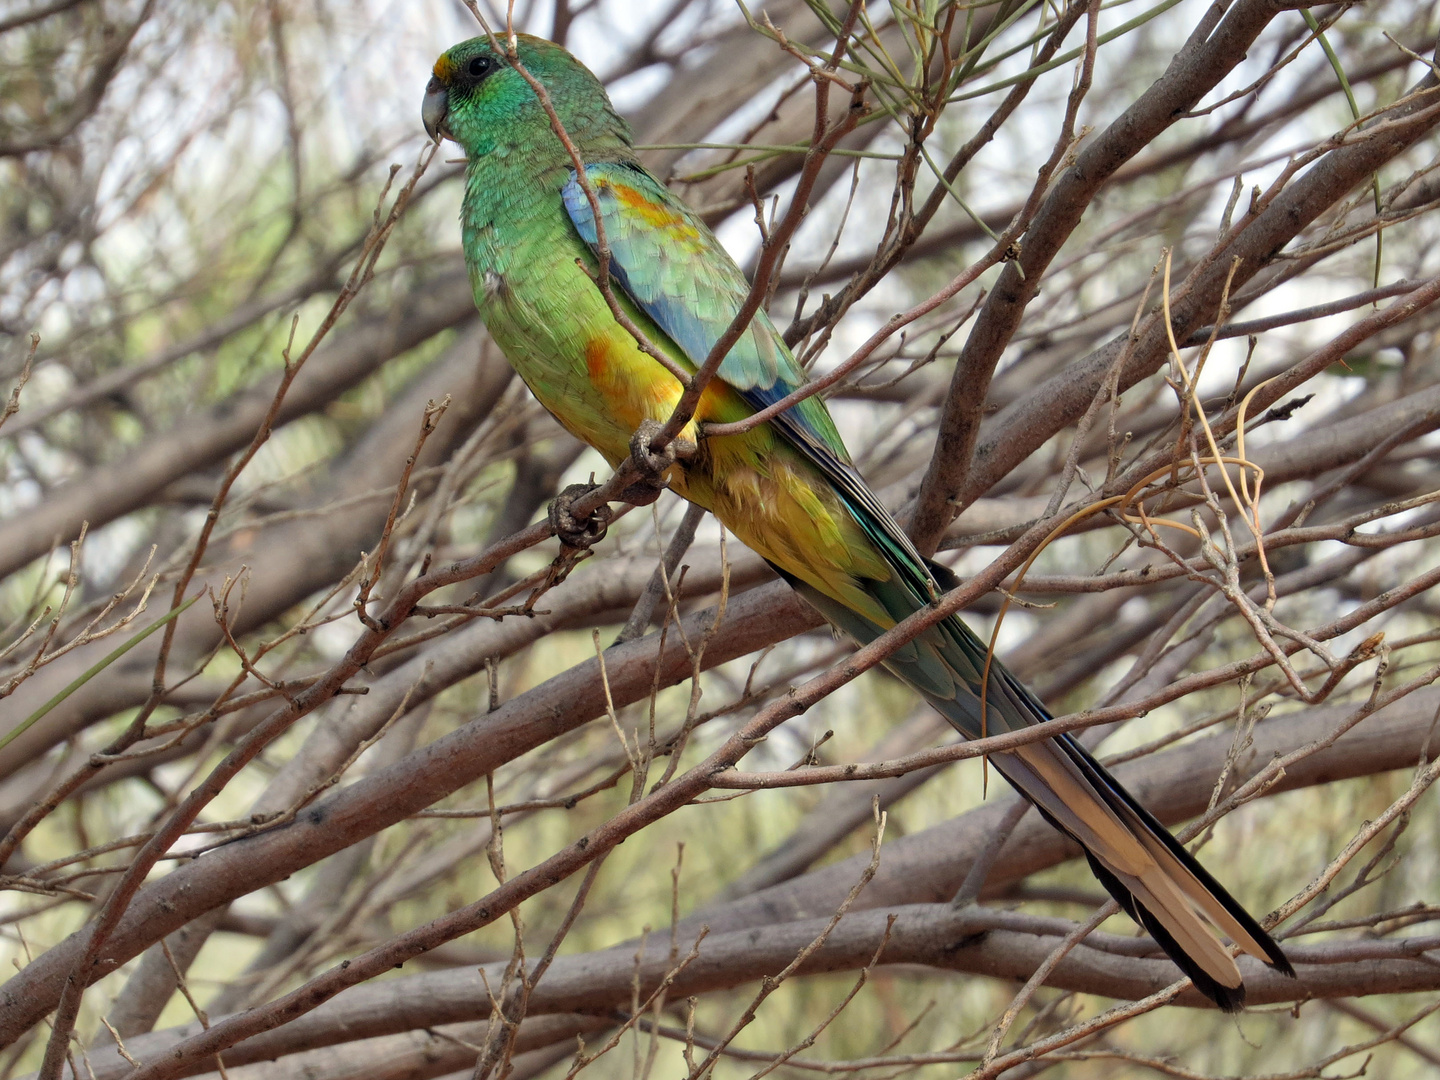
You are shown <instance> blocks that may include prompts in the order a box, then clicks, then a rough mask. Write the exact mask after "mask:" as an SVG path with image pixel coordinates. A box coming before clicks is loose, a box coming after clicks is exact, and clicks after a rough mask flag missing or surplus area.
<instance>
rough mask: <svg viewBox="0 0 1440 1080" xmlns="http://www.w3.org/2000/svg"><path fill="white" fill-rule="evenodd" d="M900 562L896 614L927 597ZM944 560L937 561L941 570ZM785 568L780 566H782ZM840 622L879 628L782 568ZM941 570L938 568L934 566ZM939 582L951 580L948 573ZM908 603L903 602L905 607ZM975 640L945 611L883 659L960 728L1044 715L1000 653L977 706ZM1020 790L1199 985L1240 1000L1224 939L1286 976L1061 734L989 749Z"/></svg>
mask: <svg viewBox="0 0 1440 1080" xmlns="http://www.w3.org/2000/svg"><path fill="white" fill-rule="evenodd" d="M891 561H892V565H896V564H898V565H896V569H897V571H899V573H898V574H897V576H896V578H895V579H892V580H891V581H890V582H881V583H874V587H873V589H872V592H873V594H874V595H875V596H876V598H877V599H878V600H880V602H881V603H882V604H883V605H884V606H885V607H886V608H887V610H890V611H891V612H893V613H894V614H896V616H897V618H898V617H903V615H904V614H907V613H908V611H915V610H919V608H920V607H921V606H922V605H923V603H924V600H922V599H921V597H920V595H918V589H916V588H915V585H914V584H913V583H912V582H911V581H907V580H905V579H906V578H907V577H910V576H913V575H914V573H915V571H913V570H912V569H911V568H910V567H909V566H907V565H905V562H908V560H906V561H905V562H902V561H901V560H900V559H893V558H892V559H891ZM940 571H942V568H938V567H936V568H934V571H932V572H934V573H935V576H936V577H941V573H940ZM786 576H787V577H789V575H786ZM789 580H790V582H791V584H792V585H794V586H795V587H796V588H797V589H798V590H799V591H800V593H801V595H803V596H805V597H806V599H807V600H809V601H810V602H811V603H812V604H814V605H815V606H816V607H817V608H818V609H819V610H820V612H821V613H822V614H824V615H825V616H826V618H828V619H829V620H830V621H831V622H832V623H834V624H835V625H836V626H837V627H838V628H839V629H840V630H842V631H843V632H845V633H846V634H848V635H849V636H851V637H853V638H855V639H856V640H858V641H861V642H862V643H863V642H867V641H870V640H873V639H874V638H875V637H877V636H879V634H880V633H882V632H883V628H882V627H879V626H877V625H875V624H874V623H872V622H870V621H869V620H868V619H865V618H863V617H862V616H860V615H857V614H856V613H855V612H853V611H851V610H850V609H848V608H846V607H845V606H843V605H841V604H839V603H837V602H836V601H835V600H833V599H831V598H829V597H827V596H824V595H822V594H820V593H818V592H817V591H816V590H814V589H813V588H810V587H809V586H807V585H805V584H804V583H803V582H800V581H797V580H796V579H794V578H793V577H790V578H789ZM942 580H943V578H942ZM947 584H948V582H947ZM906 609H908V611H907V610H906ZM985 653H986V649H985V646H984V644H983V643H982V642H981V641H980V640H979V639H978V638H977V637H976V636H975V635H974V634H973V633H972V632H971V631H970V629H969V628H968V627H967V626H965V624H964V623H963V622H961V621H960V620H959V619H957V618H951V619H947V620H945V621H944V622H942V623H940V624H938V625H937V626H936V627H934V628H933V629H932V630H931V631H928V632H927V633H926V634H924V635H922V636H921V637H919V638H917V639H916V640H915V641H914V642H912V643H911V645H909V646H906V647H905V649H904V650H902V651H901V652H899V653H897V654H896V655H895V656H894V657H892V659H891V661H890V662H889V663H888V664H887V666H888V667H889V668H890V670H891V671H893V672H894V673H895V674H896V675H898V676H899V677H900V678H901V679H903V680H905V681H906V682H908V683H910V684H911V685H912V686H914V687H915V688H916V689H917V690H918V691H919V692H920V693H921V694H922V695H923V696H924V697H925V698H926V699H927V700H928V701H929V702H930V703H931V704H932V705H933V706H934V707H935V708H936V709H937V710H939V712H940V713H941V715H943V716H944V717H945V718H946V719H947V720H949V721H950V723H951V724H952V725H953V726H954V727H955V728H956V730H958V731H959V732H960V733H961V734H962V735H964V736H966V737H967V738H972V739H973V738H978V737H980V736H981V735H982V734H997V733H999V732H1003V731H1016V730H1020V729H1022V728H1025V727H1028V726H1031V725H1033V724H1037V723H1041V722H1043V721H1045V720H1049V719H1051V716H1050V714H1049V712H1047V711H1046V709H1045V707H1044V706H1043V705H1042V704H1041V703H1040V702H1039V701H1038V700H1036V698H1035V697H1034V696H1033V695H1032V694H1031V693H1030V692H1029V691H1028V690H1027V689H1026V688H1025V687H1024V685H1023V684H1021V683H1020V681H1019V680H1018V679H1016V678H1015V677H1014V676H1013V675H1011V674H1010V672H1009V671H1008V670H1006V668H1005V667H1004V666H1003V665H1002V664H1000V663H999V662H998V661H992V662H991V665H990V671H989V683H988V687H987V689H986V694H985V704H984V709H983V715H982V707H981V701H980V694H979V691H980V683H981V679H982V675H981V673H982V672H983V671H984V670H985V663H984V661H985ZM990 760H991V761H992V762H993V763H994V765H995V767H996V768H997V770H998V771H999V772H1000V774H1001V775H1002V776H1004V777H1005V779H1006V780H1008V781H1009V782H1010V784H1011V785H1012V786H1014V787H1015V789H1016V790H1017V791H1019V792H1020V794H1021V795H1023V796H1025V798H1027V799H1028V800H1029V801H1030V802H1032V803H1033V804H1034V805H1035V806H1036V807H1037V808H1038V809H1039V810H1040V812H1041V813H1042V814H1043V815H1044V816H1045V818H1046V819H1047V820H1049V821H1050V822H1051V824H1053V825H1054V826H1055V827H1056V828H1058V829H1060V830H1061V831H1062V832H1065V833H1067V834H1068V835H1069V836H1071V837H1072V838H1073V839H1074V840H1075V841H1076V842H1077V843H1079V845H1080V846H1081V847H1082V848H1083V849H1084V850H1085V853H1086V857H1087V858H1088V859H1089V862H1090V866H1091V868H1092V869H1093V870H1094V872H1095V876H1096V877H1097V878H1098V879H1099V880H1100V882H1101V883H1102V884H1103V885H1104V886H1105V888H1106V890H1107V891H1108V892H1109V893H1110V894H1111V895H1112V896H1113V897H1114V898H1115V899H1116V901H1117V902H1118V903H1119V904H1120V906H1121V907H1122V908H1123V909H1124V910H1125V911H1126V912H1127V913H1128V914H1129V915H1130V916H1131V917H1132V918H1134V919H1135V921H1136V922H1138V923H1139V924H1140V925H1141V926H1143V927H1144V928H1145V929H1146V930H1147V931H1148V932H1149V933H1150V935H1151V936H1152V937H1153V938H1154V939H1155V941H1156V943H1157V944H1158V945H1159V946H1160V947H1161V948H1162V949H1163V950H1164V951H1165V953H1166V955H1168V956H1169V957H1170V958H1171V959H1172V960H1173V961H1174V962H1175V964H1176V965H1177V966H1178V967H1179V968H1180V970H1181V971H1183V972H1184V973H1185V974H1186V975H1188V976H1190V978H1191V979H1192V980H1193V981H1194V984H1195V987H1196V989H1198V990H1199V991H1200V992H1201V993H1203V994H1204V995H1205V996H1206V997H1208V998H1210V1000H1212V1001H1214V1002H1215V1003H1216V1005H1218V1006H1219V1007H1220V1008H1221V1009H1224V1010H1225V1011H1227V1012H1233V1011H1235V1010H1237V1009H1239V1008H1240V1007H1241V1006H1242V1005H1243V1003H1244V1000H1245V988H1244V985H1243V983H1242V981H1241V977H1240V969H1239V968H1238V967H1237V966H1236V964H1235V960H1234V958H1233V957H1232V956H1231V954H1230V951H1229V949H1228V948H1226V947H1225V945H1224V944H1223V942H1222V941H1221V938H1222V937H1228V938H1229V939H1230V940H1231V941H1233V942H1234V943H1235V944H1236V945H1237V946H1239V947H1240V949H1241V950H1243V951H1244V952H1247V953H1249V954H1250V955H1252V956H1254V957H1255V958H1256V959H1258V960H1260V961H1262V962H1263V963H1265V964H1268V965H1269V966H1270V967H1272V968H1275V969H1276V970H1278V971H1281V972H1283V973H1285V974H1286V975H1290V976H1293V975H1294V970H1293V969H1292V968H1291V966H1290V962H1289V961H1288V960H1287V959H1286V958H1285V954H1284V953H1283V952H1281V951H1280V947H1279V946H1278V945H1277V944H1276V943H1275V942H1274V941H1273V940H1272V939H1271V937H1270V935H1269V934H1267V933H1266V932H1265V931H1264V929H1263V928H1261V926H1260V924H1259V923H1258V922H1256V921H1255V919H1254V918H1253V917H1252V916H1251V915H1250V913H1249V912H1247V911H1246V910H1245V909H1244V908H1243V907H1242V906H1241V905H1240V904H1239V902H1238V901H1236V900H1235V899H1234V897H1232V896H1231V895H1230V894H1229V893H1228V892H1226V890H1225V889H1224V887H1223V886H1221V885H1220V884H1219V883H1218V882H1217V881H1216V880H1215V879H1214V878H1213V877H1211V876H1210V874H1209V873H1207V872H1206V871H1205V869H1204V867H1202V866H1201V865H1200V863H1199V862H1198V861H1197V860H1196V859H1195V857H1194V856H1193V855H1191V854H1190V853H1189V852H1188V851H1186V850H1185V848H1184V847H1182V846H1181V845H1180V843H1179V841H1177V840H1176V839H1175V838H1174V837H1173V836H1171V834H1170V832H1169V831H1168V830H1167V829H1166V828H1165V827H1164V826H1163V825H1161V824H1160V823H1159V822H1158V821H1157V820H1156V819H1155V818H1154V817H1153V816H1152V815H1151V814H1150V813H1149V812H1148V811H1146V810H1145V808H1144V807H1143V806H1141V805H1140V803H1139V802H1138V801H1137V800H1136V799H1135V797H1134V796H1132V795H1131V794H1130V793H1129V792H1127V791H1126V790H1125V789H1124V788H1123V787H1122V786H1121V785H1120V783H1119V781H1117V780H1116V779H1115V778H1114V777H1113V776H1111V775H1110V774H1109V772H1107V771H1106V770H1105V768H1104V767H1103V766H1101V765H1100V763H1099V762H1097V761H1096V760H1095V759H1094V758H1093V757H1091V756H1090V754H1088V753H1087V752H1086V751H1085V749H1084V748H1083V747H1082V746H1080V744H1079V743H1077V742H1076V741H1075V740H1074V739H1072V738H1070V737H1069V736H1068V735H1062V736H1060V737H1059V738H1054V739H1046V740H1043V741H1041V742H1036V743H1031V744H1028V745H1026V746H1024V747H1021V748H1020V749H1018V750H1016V751H1013V752H1011V753H1007V754H995V755H993V756H992V757H991V759H990Z"/></svg>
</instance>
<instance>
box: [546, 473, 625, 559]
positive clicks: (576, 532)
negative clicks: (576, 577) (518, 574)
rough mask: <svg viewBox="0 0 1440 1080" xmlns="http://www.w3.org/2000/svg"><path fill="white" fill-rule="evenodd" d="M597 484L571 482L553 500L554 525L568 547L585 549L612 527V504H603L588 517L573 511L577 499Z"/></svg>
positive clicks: (596, 541) (588, 492)
mask: <svg viewBox="0 0 1440 1080" xmlns="http://www.w3.org/2000/svg"><path fill="white" fill-rule="evenodd" d="M597 486H598V485H596V484H571V485H570V486H569V487H567V488H566V489H565V490H564V491H562V492H560V494H559V495H556V496H555V498H554V499H553V500H552V501H551V503H550V527H551V528H552V529H554V530H555V535H556V536H557V537H559V538H560V542H561V543H562V544H564V545H565V546H566V547H572V548H577V549H579V550H582V551H583V550H584V549H586V548H590V547H593V546H594V545H596V544H598V543H599V542H600V541H601V540H603V539H604V538H605V531H606V529H608V528H609V527H610V517H611V514H610V507H609V506H607V505H605V504H604V503H602V504H601V505H599V506H597V507H596V508H595V509H594V510H593V511H591V512H590V515H589V516H588V517H584V518H577V517H576V516H575V515H574V513H573V512H572V511H571V507H572V506H574V504H575V500H576V499H579V498H581V497H583V496H585V495H588V494H590V492H592V491H594V490H595V488H596V487H597Z"/></svg>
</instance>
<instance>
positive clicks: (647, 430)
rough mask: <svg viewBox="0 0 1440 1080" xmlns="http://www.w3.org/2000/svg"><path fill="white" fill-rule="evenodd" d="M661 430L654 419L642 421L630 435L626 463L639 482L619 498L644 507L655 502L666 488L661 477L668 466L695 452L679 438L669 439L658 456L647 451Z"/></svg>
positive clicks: (663, 476)
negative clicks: (631, 463) (632, 468)
mask: <svg viewBox="0 0 1440 1080" xmlns="http://www.w3.org/2000/svg"><path fill="white" fill-rule="evenodd" d="M663 427H664V425H663V424H661V423H660V421H658V420H642V421H640V426H639V427H638V428H636V429H635V434H634V435H632V436H630V460H631V462H633V463H634V465H635V468H636V469H638V470H639V472H640V482H639V483H635V484H631V485H630V486H629V487H627V488H626V489H625V490H624V491H622V492H621V493H620V498H622V499H624V500H625V501H626V502H628V503H632V504H634V505H635V506H647V505H649V504H650V503H652V502H654V501H655V500H656V499H658V498H659V497H660V492H662V491H664V490H665V488H666V486H667V483H666V480H665V474H666V473H667V472H668V471H669V470H670V467H671V466H672V465H674V464H675V463H676V462H677V461H682V460H684V459H685V458H688V457H690V456H691V455H692V454H694V453H695V449H696V447H695V444H694V443H693V442H691V441H690V440H689V439H680V438H677V439H672V440H671V441H670V442H668V443H667V444H666V445H665V449H663V450H661V451H659V452H658V453H657V452H656V451H654V450H652V449H650V444H651V443H652V442H653V441H654V440H655V436H656V435H658V434H660V431H661V430H662V428H663Z"/></svg>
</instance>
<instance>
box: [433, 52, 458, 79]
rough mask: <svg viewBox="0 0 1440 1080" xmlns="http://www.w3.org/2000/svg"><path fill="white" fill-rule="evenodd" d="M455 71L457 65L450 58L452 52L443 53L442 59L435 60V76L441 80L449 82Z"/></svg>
mask: <svg viewBox="0 0 1440 1080" xmlns="http://www.w3.org/2000/svg"><path fill="white" fill-rule="evenodd" d="M454 71H455V65H454V64H453V63H452V62H451V60H450V54H449V53H442V54H441V56H440V59H439V60H436V61H435V68H434V73H435V77H436V78H437V79H439V80H440V81H441V82H449V81H450V76H451V75H452V74H454Z"/></svg>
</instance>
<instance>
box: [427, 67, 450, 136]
mask: <svg viewBox="0 0 1440 1080" xmlns="http://www.w3.org/2000/svg"><path fill="white" fill-rule="evenodd" d="M449 111H450V91H449V90H447V89H446V88H445V84H444V83H443V82H441V81H440V80H439V79H437V78H435V77H434V76H431V78H430V83H429V85H428V86H426V87H425V104H424V105H422V106H421V107H420V119H422V120H423V121H424V122H425V134H427V135H429V136H430V138H432V139H435V140H436V141H439V140H440V139H441V138H442V137H443V136H446V135H449V134H450V133H449V132H448V131H446V130H445V114H446V113H447V112H449Z"/></svg>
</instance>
